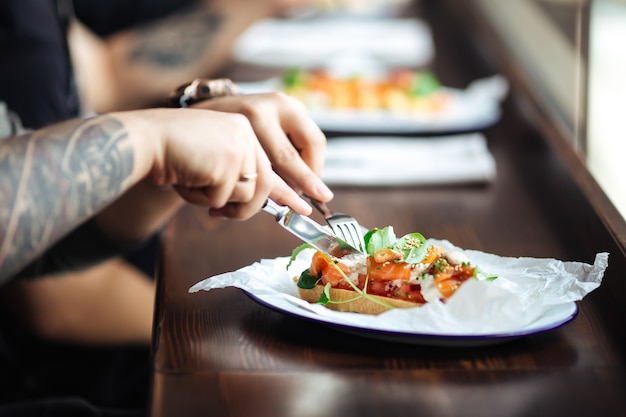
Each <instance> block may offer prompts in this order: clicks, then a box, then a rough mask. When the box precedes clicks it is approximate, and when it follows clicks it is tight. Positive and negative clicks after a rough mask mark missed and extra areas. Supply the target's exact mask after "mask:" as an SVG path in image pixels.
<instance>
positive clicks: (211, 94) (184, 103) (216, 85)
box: [166, 78, 239, 107]
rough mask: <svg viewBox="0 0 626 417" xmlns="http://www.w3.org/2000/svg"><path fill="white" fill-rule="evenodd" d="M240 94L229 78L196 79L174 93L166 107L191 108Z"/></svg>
mask: <svg viewBox="0 0 626 417" xmlns="http://www.w3.org/2000/svg"><path fill="white" fill-rule="evenodd" d="M238 94H239V87H237V85H236V84H235V83H234V82H232V81H231V80H229V79H228V78H217V79H203V78H196V79H195V80H193V81H191V82H188V83H186V84H183V85H181V86H180V87H178V88H177V89H176V90H174V91H172V92H171V93H170V95H169V96H168V97H167V100H166V105H167V106H168V107H189V106H190V105H192V104H195V103H198V102H200V101H203V100H210V99H213V98H218V97H225V96H236V95H238Z"/></svg>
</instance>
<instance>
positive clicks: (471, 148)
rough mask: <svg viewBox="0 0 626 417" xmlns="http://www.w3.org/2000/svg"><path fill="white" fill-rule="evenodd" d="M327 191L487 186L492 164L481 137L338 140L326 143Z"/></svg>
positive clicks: (324, 176)
mask: <svg viewBox="0 0 626 417" xmlns="http://www.w3.org/2000/svg"><path fill="white" fill-rule="evenodd" d="M321 177H322V179H323V180H324V181H325V182H326V183H327V184H329V185H358V186H394V185H396V186H401V185H430V184H433V185H434V184H465V183H486V182H490V181H492V180H494V179H495V177H496V163H495V160H494V158H493V156H492V155H491V153H490V152H489V149H488V148H487V142H486V139H485V137H484V136H483V135H482V134H481V133H471V134H463V135H455V136H446V137H432V138H431V137H426V138H399V137H342V138H331V139H329V140H328V144H327V150H326V161H325V164H324V168H323V170H322V174H321Z"/></svg>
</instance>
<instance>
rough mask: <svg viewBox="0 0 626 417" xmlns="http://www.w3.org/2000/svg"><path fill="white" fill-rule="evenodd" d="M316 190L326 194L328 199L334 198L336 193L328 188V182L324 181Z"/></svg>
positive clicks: (323, 194)
mask: <svg viewBox="0 0 626 417" xmlns="http://www.w3.org/2000/svg"><path fill="white" fill-rule="evenodd" d="M315 190H316V191H317V192H318V193H319V194H320V195H322V196H324V198H327V199H329V200H330V199H331V198H333V197H334V196H335V195H334V194H333V192H332V191H331V190H330V188H328V186H326V184H324V183H323V182H321V183H320V184H319V185H318V186H317V187H316V188H315Z"/></svg>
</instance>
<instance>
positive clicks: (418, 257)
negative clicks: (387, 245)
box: [395, 232, 428, 264]
mask: <svg viewBox="0 0 626 417" xmlns="http://www.w3.org/2000/svg"><path fill="white" fill-rule="evenodd" d="M395 249H396V250H399V251H400V252H402V253H403V255H404V258H403V260H404V262H406V263H409V264H418V263H420V262H422V260H423V259H424V258H425V257H426V254H427V253H428V245H427V244H426V238H425V237H424V236H423V235H422V234H421V233H417V232H416V233H409V234H408V235H404V236H402V237H401V238H400V239H398V241H397V244H396V247H395Z"/></svg>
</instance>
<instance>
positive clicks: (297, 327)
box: [150, 73, 626, 417]
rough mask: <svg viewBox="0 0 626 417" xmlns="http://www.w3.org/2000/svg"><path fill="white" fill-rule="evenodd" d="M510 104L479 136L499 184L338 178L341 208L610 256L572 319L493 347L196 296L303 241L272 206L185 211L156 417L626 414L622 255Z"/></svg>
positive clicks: (451, 234) (514, 243)
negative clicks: (373, 335)
mask: <svg viewBox="0 0 626 417" xmlns="http://www.w3.org/2000/svg"><path fill="white" fill-rule="evenodd" d="M466 76H467V77H471V76H473V74H471V73H469V74H467V75H466ZM516 109H517V108H516V107H515V106H514V105H513V103H512V102H511V101H510V100H509V101H507V103H505V105H504V115H503V119H502V121H501V122H500V123H498V124H497V125H496V126H494V127H492V128H490V129H488V130H487V131H486V132H485V134H486V136H487V138H488V140H489V146H490V149H491V151H492V153H493V154H494V156H495V157H496V161H497V168H498V175H497V179H496V181H494V182H493V183H491V184H489V185H476V186H450V187H404V188H388V189H382V188H350V187H346V188H337V189H335V193H336V197H335V199H334V201H333V202H332V208H333V209H335V210H336V211H341V212H347V213H351V214H353V215H354V216H356V217H357V218H358V219H359V220H360V221H361V222H362V223H363V224H364V225H366V226H370V227H372V226H378V227H381V226H386V225H393V226H394V228H395V230H396V232H397V234H398V235H402V234H404V233H408V232H414V231H419V232H421V233H423V234H424V235H426V236H428V237H436V238H443V239H448V240H450V241H451V242H453V243H455V244H456V245H458V246H460V247H463V248H471V249H477V250H482V251H486V252H491V253H495V254H498V255H502V256H533V257H550V258H558V259H563V260H577V261H583V262H588V263H591V262H593V258H594V255H595V253H597V252H601V251H609V252H611V258H610V262H609V265H610V266H609V269H608V270H607V274H606V275H605V279H604V282H603V284H602V286H601V287H600V288H599V289H598V290H596V291H594V292H593V293H592V294H590V295H589V296H587V297H586V298H585V299H584V300H583V301H581V302H579V303H578V307H579V314H578V316H577V317H576V319H575V320H573V321H572V322H570V323H568V324H567V325H565V326H563V327H561V328H558V329H556V330H553V331H550V332H546V333H541V334H537V335H531V336H527V337H523V338H518V339H515V340H513V341H510V342H507V343H503V344H498V345H493V346H478V347H437V346H420V345H415V344H403V343H392V342H385V341H380V340H374V339H369V338H365V337H360V336H355V335H349V334H346V333H342V332H339V331H337V330H334V329H331V328H328V327H325V326H323V325H320V324H316V323H312V322H309V321H305V320H302V319H299V318H295V317H291V316H287V315H284V314H280V313H278V312H275V311H273V310H270V309H268V308H266V307H263V306H261V305H259V304H257V303H256V302H254V301H253V300H251V299H249V298H248V297H247V296H246V295H245V294H243V293H242V292H241V291H240V290H237V289H232V288H229V289H223V290H213V291H210V292H205V291H201V292H199V293H194V294H189V293H188V289H189V287H190V286H191V285H193V284H195V283H196V282H198V281H200V280H203V279H204V278H207V277H210V276H213V275H215V274H218V273H222V272H227V271H232V270H236V269H238V268H241V267H243V266H246V265H249V264H251V263H253V262H255V261H257V260H259V259H264V258H275V257H278V256H285V255H288V254H290V253H291V249H292V248H293V247H295V246H296V245H298V244H299V243H300V242H298V241H297V240H296V239H295V238H294V237H292V236H291V235H289V234H288V233H287V232H286V231H284V230H282V229H281V228H280V227H279V226H277V225H276V224H275V222H274V220H273V218H272V217H271V216H269V215H267V214H263V213H260V214H258V215H257V216H255V217H253V218H252V219H251V220H249V221H246V222H231V221H225V220H216V219H211V218H209V217H208V215H207V214H206V210H205V209H203V208H197V207H186V208H185V209H184V210H183V211H181V212H180V213H179V215H177V216H176V217H175V218H174V220H173V221H172V222H171V224H170V225H169V227H168V228H167V230H166V231H165V235H164V247H163V254H162V255H163V256H162V262H161V267H160V272H159V275H158V294H157V309H156V313H155V332H154V343H153V368H154V373H153V381H152V398H151V402H150V409H151V416H153V417H165V416H168V417H169V416H172V417H173V416H185V417H193V416H237V417H239V416H241V417H250V416H254V417H263V416H267V417H282V416H286V417H291V416H297V417H318V416H319V417H321V416H342V417H357V416H360V417H365V416H372V417H374V416H376V417H378V416H385V417H392V416H398V417H400V416H402V417H406V416H409V415H411V416H413V415H416V416H437V417H445V416H481V417H485V416H494V417H496V416H497V417H506V416H515V417H522V416H561V415H563V416H570V417H573V416H581V417H582V416H584V417H587V416H626V395H625V394H626V366H625V361H624V357H625V352H626V345H625V339H626V337H625V336H626V326H625V325H624V322H625V317H626V311H625V308H624V302H623V300H622V299H621V297H620V295H621V293H623V291H624V287H625V285H624V283H623V277H624V276H625V272H626V266H625V264H626V263H625V261H624V256H623V255H622V254H621V253H620V251H619V249H618V248H616V247H615V246H614V244H613V241H612V239H611V238H610V236H609V234H608V233H607V232H606V231H605V230H604V228H603V225H602V223H601V222H600V220H599V219H598V218H597V217H596V216H595V215H594V214H593V211H592V210H591V209H590V207H589V204H588V202H586V201H585V199H584V198H583V197H582V196H581V195H580V192H579V191H578V190H577V189H576V186H575V185H574V183H573V182H572V179H571V176H570V175H569V174H568V173H567V172H566V170H565V169H564V167H563V164H562V162H561V161H560V160H559V158H558V157H557V156H555V155H554V153H553V151H552V150H551V148H550V147H549V146H547V145H546V143H545V141H544V140H543V139H542V138H541V136H540V135H539V134H538V133H537V132H536V131H535V130H534V129H532V128H531V127H530V126H529V125H528V123H527V122H525V121H524V120H523V119H522V118H520V116H519V112H518V111H517V110H516ZM331 140H332V139H331Z"/></svg>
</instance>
